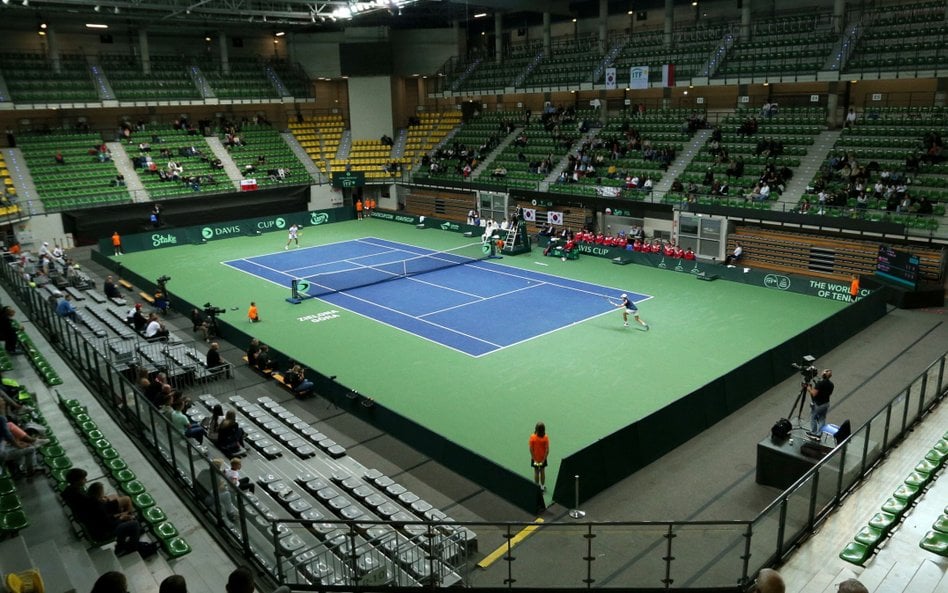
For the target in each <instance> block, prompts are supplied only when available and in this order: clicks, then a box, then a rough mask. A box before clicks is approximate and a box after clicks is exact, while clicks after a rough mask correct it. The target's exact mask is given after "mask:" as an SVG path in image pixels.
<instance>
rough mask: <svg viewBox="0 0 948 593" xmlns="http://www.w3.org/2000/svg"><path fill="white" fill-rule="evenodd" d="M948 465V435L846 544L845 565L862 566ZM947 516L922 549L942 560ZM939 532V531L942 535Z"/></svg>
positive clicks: (946, 552) (946, 542) (947, 542)
mask: <svg viewBox="0 0 948 593" xmlns="http://www.w3.org/2000/svg"><path fill="white" fill-rule="evenodd" d="M946 461H948V433H946V435H945V436H944V437H942V438H941V439H940V440H939V441H938V442H936V443H935V446H934V447H933V448H932V449H931V450H930V451H929V452H928V453H926V454H925V457H923V458H922V459H921V460H920V461H919V462H918V464H917V465H916V466H915V469H914V470H913V471H912V472H911V473H909V475H908V476H906V478H905V480H904V481H903V482H902V483H901V484H900V485H899V486H898V488H896V489H895V491H894V492H893V493H892V496H890V497H889V498H887V499H886V500H885V502H883V503H882V506H881V508H880V510H879V512H877V513H876V514H875V515H873V516H872V518H871V519H869V523H868V524H867V525H866V526H865V527H863V528H862V529H860V530H859V532H858V533H857V534H856V535H855V536H854V537H853V541H851V542H849V543H848V544H846V547H845V548H843V551H842V552H840V554H839V557H840V558H842V559H843V560H845V561H846V562H851V563H852V564H857V565H859V566H862V565H864V564H865V563H866V561H867V560H869V558H870V557H872V555H873V554H874V553H875V551H876V550H877V549H878V548H879V546H880V545H882V543H883V542H884V541H885V540H886V538H888V537H889V536H890V535H891V534H892V532H893V531H894V530H895V529H897V528H898V526H899V524H900V523H901V521H902V520H903V519H905V517H906V516H907V515H908V514H909V513H911V511H912V508H913V507H914V505H915V504H916V502H917V501H918V499H919V498H921V497H922V496H923V495H924V493H925V490H926V489H928V488H929V487H930V486H931V485H932V482H934V481H935V479H937V477H938V472H939V471H940V470H941V469H942V468H943V467H944V466H945V463H946ZM944 518H945V515H942V517H941V518H940V519H938V520H936V522H935V525H933V529H932V531H930V532H928V533H927V534H926V535H925V537H924V538H923V539H922V541H921V542H920V543H919V546H920V547H921V548H922V549H924V550H928V551H930V552H934V553H935V554H938V555H939V556H948V533H946V531H945V530H946V529H948V527H946V524H945V521H944V520H943V519H944ZM939 528H940V531H939Z"/></svg>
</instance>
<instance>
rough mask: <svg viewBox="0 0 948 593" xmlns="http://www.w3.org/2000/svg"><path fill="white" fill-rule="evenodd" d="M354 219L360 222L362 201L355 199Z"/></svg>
mask: <svg viewBox="0 0 948 593" xmlns="http://www.w3.org/2000/svg"><path fill="white" fill-rule="evenodd" d="M355 206H356V219H358V220H362V200H360V199H359V198H356V204H355Z"/></svg>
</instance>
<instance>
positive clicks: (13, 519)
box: [0, 509, 30, 533]
mask: <svg viewBox="0 0 948 593" xmlns="http://www.w3.org/2000/svg"><path fill="white" fill-rule="evenodd" d="M29 526H30V521H29V519H27V518H26V513H24V512H23V510H22V509H21V510H17V511H12V512H9V513H4V514H3V515H0V531H3V532H6V533H16V532H17V531H20V530H21V529H26V528H27V527H29Z"/></svg>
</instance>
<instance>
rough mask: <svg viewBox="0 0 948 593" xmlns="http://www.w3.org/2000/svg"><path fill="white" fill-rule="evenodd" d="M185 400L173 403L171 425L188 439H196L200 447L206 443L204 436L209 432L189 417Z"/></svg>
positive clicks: (181, 399)
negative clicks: (185, 411)
mask: <svg viewBox="0 0 948 593" xmlns="http://www.w3.org/2000/svg"><path fill="white" fill-rule="evenodd" d="M184 406H185V400H184V399H183V398H180V399H178V400H177V401H174V402H172V404H171V414H170V420H171V424H173V425H174V427H175V428H177V429H178V432H180V433H181V434H183V435H184V436H185V437H186V438H189V439H194V440H196V441H197V442H198V444H199V445H200V444H201V443H203V442H204V436H205V435H206V434H207V431H206V430H205V428H204V427H203V426H201V425H200V424H198V423H197V422H192V421H191V419H190V418H188V415H187V414H185V413H184Z"/></svg>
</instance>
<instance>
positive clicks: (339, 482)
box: [192, 395, 477, 586]
mask: <svg viewBox="0 0 948 593" xmlns="http://www.w3.org/2000/svg"><path fill="white" fill-rule="evenodd" d="M215 405H221V406H223V407H228V406H233V407H234V408H236V411H237V413H238V422H239V423H240V425H241V426H246V427H247V429H246V433H245V437H244V440H245V442H247V443H248V445H250V446H251V447H253V449H254V450H255V451H257V452H258V453H259V454H260V455H259V457H257V456H254V457H253V464H254V468H253V470H252V471H250V472H248V473H250V474H251V475H254V476H255V478H253V480H252V481H253V482H254V486H255V488H254V491H253V492H252V493H250V492H247V493H245V494H244V495H242V496H241V497H240V500H239V501H238V502H237V504H238V505H239V506H240V508H241V510H242V513H243V514H244V516H245V517H246V519H247V526H248V528H249V529H248V533H247V537H248V538H249V540H250V541H251V542H252V543H251V548H252V549H253V548H254V547H255V546H258V545H259V546H265V547H266V548H267V549H270V548H272V546H273V543H272V542H273V533H272V532H271V529H270V521H271V520H280V519H301V520H303V521H305V523H302V524H294V523H285V524H283V528H282V529H280V531H279V534H278V536H277V537H278V541H277V546H278V551H279V553H280V557H282V558H285V560H281V561H283V562H285V563H286V564H285V565H284V570H286V571H287V579H288V581H290V582H295V583H299V584H306V585H332V584H340V585H343V584H350V583H351V582H353V580H354V578H355V577H356V575H354V574H353V573H352V571H351V567H352V566H353V561H354V562H355V566H357V567H359V569H360V570H362V569H368V570H367V572H374V573H375V575H376V576H377V577H378V578H379V582H380V583H381V582H391V583H398V584H400V585H410V586H417V585H422V584H434V583H436V584H439V585H443V586H449V585H452V584H456V583H458V582H459V581H460V577H459V575H458V574H457V572H456V569H455V568H454V567H455V566H457V565H459V564H460V563H462V562H463V561H464V559H465V558H466V557H467V555H468V554H470V553H471V552H473V551H475V550H476V548H477V539H476V534H474V532H472V531H470V530H469V529H466V528H461V527H455V526H450V525H441V526H438V528H437V532H436V534H435V537H434V538H431V537H429V536H430V534H429V533H428V532H427V530H426V529H425V528H424V527H422V526H418V525H412V524H411V522H413V521H421V520H434V521H445V522H449V523H450V522H451V521H452V520H451V519H450V518H449V517H447V515H445V514H444V513H442V512H441V511H439V510H438V509H436V508H434V507H433V506H432V505H431V504H430V503H428V502H426V501H425V500H423V499H421V498H420V497H419V496H417V495H416V494H413V493H411V492H410V491H408V490H407V488H405V487H404V486H402V485H400V484H398V483H397V482H395V481H394V480H393V479H392V478H390V477H388V476H386V475H384V474H382V473H381V472H379V471H377V470H371V469H367V468H365V467H363V466H361V465H359V464H358V463H357V462H354V461H353V460H351V459H350V458H348V456H347V454H346V450H345V449H344V448H343V447H342V446H340V445H338V444H336V443H335V442H334V441H333V440H332V439H330V438H328V437H327V436H326V435H324V434H323V433H321V432H320V431H319V430H317V429H315V428H313V427H312V426H311V425H310V424H309V423H308V422H306V421H304V420H302V419H300V418H299V417H297V416H296V415H295V414H293V412H291V411H289V410H287V409H286V408H284V407H283V406H282V405H280V403H279V402H277V401H276V400H274V399H272V398H270V397H260V398H256V399H255V400H249V399H246V398H244V397H242V396H231V397H229V398H228V399H227V400H226V401H223V400H221V399H219V398H217V397H214V396H209V395H208V396H203V397H201V398H200V411H198V412H197V413H196V414H194V415H192V417H193V418H195V417H200V416H203V415H205V414H206V413H207V412H209V411H210V410H211V409H212V408H213V407H214V406H215ZM287 458H289V460H296V461H293V462H292V464H291V465H290V466H287V465H285V460H287ZM300 460H306V465H305V467H304V466H302V465H299V463H298V461H300ZM285 467H294V468H296V469H295V475H294V474H293V473H289V474H288V473H287V472H286V470H285V469H279V468H285ZM292 471H294V470H291V472H292ZM201 479H202V478H201V476H199V480H201ZM195 488H196V489H201V488H204V486H203V482H202V483H200V484H196V485H195ZM235 517H236V515H235ZM339 521H353V522H355V526H356V534H355V535H354V537H353V535H352V534H351V533H350V532H349V531H347V530H345V529H343V528H342V527H343V526H342V524H341V523H334V522H339ZM372 521H389V523H388V524H386V525H372V524H371V523H370V522H372ZM359 522H362V523H361V524H360V523H359ZM234 529H236V525H235V526H234ZM254 554H255V556H258V552H254ZM259 556H260V557H258V560H261V561H263V562H264V564H265V565H268V566H269V565H270V564H271V563H270V560H269V558H268V557H264V555H262V554H260V555H259ZM422 559H423V561H419V560H422Z"/></svg>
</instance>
